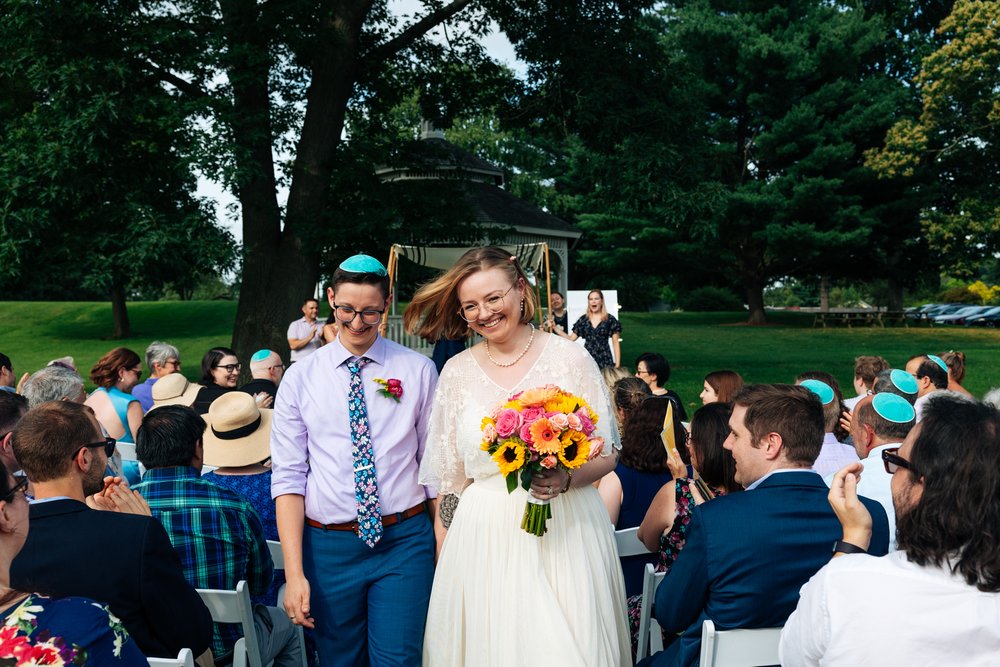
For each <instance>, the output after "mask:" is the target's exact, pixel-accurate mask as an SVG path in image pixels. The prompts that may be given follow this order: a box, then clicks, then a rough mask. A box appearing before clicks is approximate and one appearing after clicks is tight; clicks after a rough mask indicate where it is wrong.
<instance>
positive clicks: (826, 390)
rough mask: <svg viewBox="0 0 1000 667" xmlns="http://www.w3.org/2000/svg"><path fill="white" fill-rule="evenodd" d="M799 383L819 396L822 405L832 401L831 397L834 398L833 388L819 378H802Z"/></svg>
mask: <svg viewBox="0 0 1000 667" xmlns="http://www.w3.org/2000/svg"><path fill="white" fill-rule="evenodd" d="M799 384H800V385H801V386H803V387H805V388H806V389H808V390H809V391H811V392H812V393H814V394H816V395H817V396H819V402H820V403H822V404H823V405H829V404H830V403H833V399H834V398H836V394H834V393H833V388H832V387H831V386H830V385H828V384H827V383H825V382H822V381H821V380H803V381H802V382H800V383H799Z"/></svg>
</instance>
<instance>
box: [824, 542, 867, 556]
mask: <svg viewBox="0 0 1000 667" xmlns="http://www.w3.org/2000/svg"><path fill="white" fill-rule="evenodd" d="M833 553H835V554H836V553H841V554H866V553H868V552H867V551H866V550H865V549H862V548H861V547H859V546H858V545H856V544H851V543H850V542H845V541H844V540H837V541H836V542H834V543H833Z"/></svg>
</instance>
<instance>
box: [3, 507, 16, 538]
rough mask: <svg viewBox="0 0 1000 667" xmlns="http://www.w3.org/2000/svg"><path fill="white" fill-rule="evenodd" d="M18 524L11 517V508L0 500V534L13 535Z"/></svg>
mask: <svg viewBox="0 0 1000 667" xmlns="http://www.w3.org/2000/svg"><path fill="white" fill-rule="evenodd" d="M17 525H18V522H17V521H14V517H13V516H11V506H10V503H9V502H7V501H6V500H0V533H13V532H14V529H15V528H17Z"/></svg>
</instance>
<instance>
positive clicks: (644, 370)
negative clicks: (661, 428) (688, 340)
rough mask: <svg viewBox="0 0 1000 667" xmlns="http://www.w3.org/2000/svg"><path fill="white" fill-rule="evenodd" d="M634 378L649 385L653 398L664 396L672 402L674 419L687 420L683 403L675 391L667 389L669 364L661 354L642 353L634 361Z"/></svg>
mask: <svg viewBox="0 0 1000 667" xmlns="http://www.w3.org/2000/svg"><path fill="white" fill-rule="evenodd" d="M635 376H636V377H637V378H639V379H640V380H642V381H643V382H645V383H646V384H648V385H649V390H650V391H652V392H653V395H654V396H666V397H668V398H669V399H670V400H671V401H673V402H674V413H675V414H674V418H675V419H679V420H680V421H682V422H686V421H687V420H688V417H687V412H686V411H685V410H684V402H683V401H682V400H681V397H680V396H679V395H678V394H677V392H676V391H673V390H671V389H667V382H669V381H670V363H669V362H668V361H667V360H666V358H664V356H663V355H662V354H659V353H657V352H643V353H642V354H640V355H639V356H638V357H636V360H635Z"/></svg>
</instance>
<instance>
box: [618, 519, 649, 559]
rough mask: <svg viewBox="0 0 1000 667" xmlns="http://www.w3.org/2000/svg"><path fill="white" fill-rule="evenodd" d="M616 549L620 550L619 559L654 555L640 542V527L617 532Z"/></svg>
mask: <svg viewBox="0 0 1000 667" xmlns="http://www.w3.org/2000/svg"><path fill="white" fill-rule="evenodd" d="M615 548H617V549H618V557H619V558H625V557H626V556H646V555H649V554H650V553H654V552H652V551H650V550H649V549H647V548H646V545H645V544H643V543H642V542H640V541H639V527H638V526H636V527H635V528H625V529H624V530H616V531H615Z"/></svg>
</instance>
